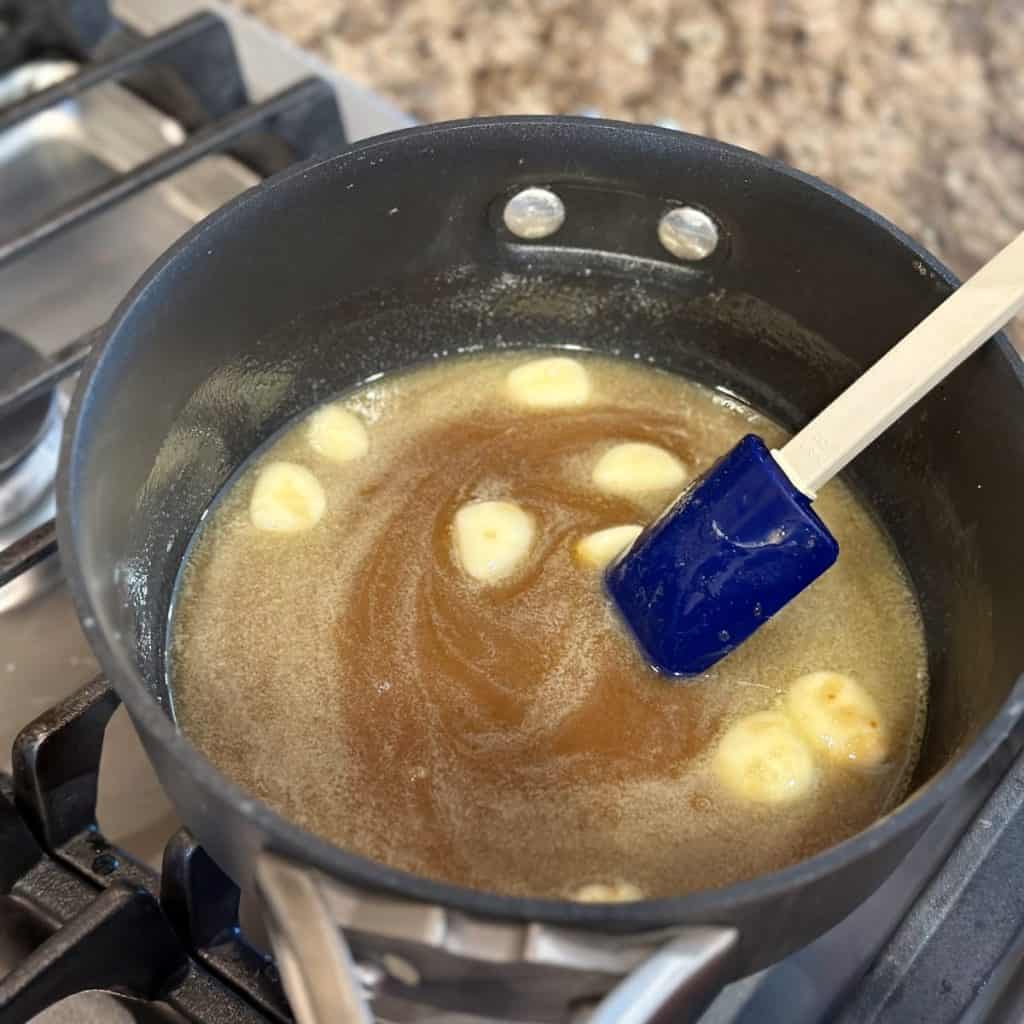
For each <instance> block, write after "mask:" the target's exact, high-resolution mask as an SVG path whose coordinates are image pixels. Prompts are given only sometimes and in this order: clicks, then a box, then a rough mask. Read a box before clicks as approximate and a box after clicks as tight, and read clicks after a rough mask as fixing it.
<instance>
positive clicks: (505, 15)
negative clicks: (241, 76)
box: [235, 0, 1024, 274]
mask: <svg viewBox="0 0 1024 1024" xmlns="http://www.w3.org/2000/svg"><path fill="white" fill-rule="evenodd" d="M235 2H238V3H241V4H242V6H244V7H245V8H246V9H248V10H249V11H250V12H251V13H252V14H255V15H256V16H257V17H259V18H261V19H262V20H264V21H265V22H267V23H268V24H270V25H272V26H273V27H274V28H276V29H277V30H279V31H281V32H283V33H285V34H286V35H289V36H291V37H292V38H293V39H294V40H296V41H297V42H299V43H301V44H302V45H303V46H305V47H307V48H309V49H312V50H314V51H316V52H318V53H320V54H321V55H323V56H325V57H327V58H328V59H329V60H330V61H331V62H332V63H333V64H335V65H336V66H337V67H338V68H339V70H341V71H343V72H344V73H345V74H347V75H349V76H350V77H353V78H355V79H357V80H359V81H361V82H363V83H365V84H366V85H369V86H371V87H372V88H374V89H376V90H377V91H379V92H381V93H383V94H386V95H387V96H389V97H391V98H392V99H394V100H395V101H396V102H397V103H398V104H399V105H401V106H403V107H404V108H405V109H407V110H409V111H411V112H412V113H413V114H414V115H415V116H416V117H418V118H420V119H421V120H441V119H445V118H451V117H465V116H468V115H472V114H498V113H523V112H529V113H569V112H577V111H581V110H584V109H590V110H593V111H596V112H599V113H601V114H602V115H605V116H608V117H621V118H626V119H631V120H645V121H666V120H670V121H673V122H675V123H676V124H677V125H679V126H680V127H682V128H684V129H687V130H689V131H695V132H699V133H702V134H706V135H713V136H717V137H718V138H722V139H726V140H728V141H730V142H735V143H738V144H740V145H742V146H747V147H749V148H751V149H755V150H759V151H760V152H763V153H768V154H772V155H775V156H778V157H781V158H782V159H784V160H786V161H788V162H789V163H792V164H794V165H795V166H797V167H800V168H802V169H803V170H806V171H809V172H811V173H812V174H816V175H818V176H820V177H822V178H825V179H826V180H828V181H830V182H833V183H835V184H837V185H838V186H839V187H841V188H843V189H845V190H846V191H848V192H850V193H852V194H853V195H854V196H856V197H858V198H859V199H861V200H863V201H864V202H866V203H868V204H869V205H870V206H873V207H874V208H875V209H877V210H879V211H880V212H882V213H884V214H885V215H886V216H888V217H890V218H891V219H892V220H894V221H895V222H896V223H897V224H899V225H900V226H901V227H903V228H904V229H905V230H906V231H908V232H909V233H910V234H912V235H914V236H915V237H917V238H918V239H920V240H921V241H923V242H924V243H925V244H926V245H927V246H929V247H930V248H932V249H933V250H935V251H936V252H938V253H939V254H940V255H942V256H943V257H944V258H945V259H946V260H947V261H948V262H949V263H950V264H951V265H952V266H953V268H954V269H955V270H957V271H958V272H959V273H961V274H964V273H968V272H970V271H971V270H973V269H974V268H975V267H976V266H977V265H978V264H979V263H981V262H982V261H983V260H984V259H985V258H987V257H988V256H989V255H991V254H993V253H994V252H995V250H996V248H997V247H998V246H999V245H1000V244H1003V243H1005V242H1006V241H1008V240H1009V238H1010V237H1012V235H1013V234H1014V232H1015V231H1016V230H1019V229H1020V228H1024V72H1022V68H1024V3H1022V0H625V2H624V0H235Z"/></svg>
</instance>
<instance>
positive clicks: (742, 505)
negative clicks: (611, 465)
mask: <svg viewBox="0 0 1024 1024" xmlns="http://www.w3.org/2000/svg"><path fill="white" fill-rule="evenodd" d="M838 554H839V545H838V544H837V543H836V541H835V538H834V537H833V536H832V534H831V533H829V531H828V528H827V527H826V526H825V524H824V523H823V522H822V521H821V519H819V518H818V516H817V514H816V513H815V512H814V510H813V509H812V508H811V502H810V499H809V498H807V497H806V496H805V495H804V494H802V493H801V492H800V491H799V490H797V488H796V487H794V486H793V484H792V483H791V482H790V480H789V478H788V477H787V476H786V474H785V473H783V472H782V470H781V469H780V468H779V465H778V463H776V461H775V459H774V458H773V457H772V455H771V453H770V452H769V451H768V449H767V448H766V447H765V445H764V442H763V441H762V440H761V439H760V438H759V437H755V436H754V435H753V434H751V435H748V436H747V437H745V438H743V440H742V441H740V443H739V444H738V445H736V447H735V448H733V449H732V451H730V452H729V453H728V454H727V455H726V456H724V457H723V458H721V459H719V461H718V462H716V463H715V465H714V466H712V467H711V469H710V470H709V471H708V472H707V473H705V474H704V476H702V477H701V478H700V479H699V480H697V481H696V482H695V483H694V484H692V485H691V486H690V487H689V488H688V489H687V490H686V491H685V492H684V493H683V494H682V495H681V496H680V497H679V498H678V499H677V500H676V502H675V503H674V504H672V505H671V506H670V507H669V508H668V509H667V510H666V511H665V512H664V513H663V514H662V515H661V517H660V518H659V519H657V520H656V521H655V522H654V523H652V524H651V525H650V526H649V527H648V528H647V529H646V530H645V531H644V532H643V533H642V534H641V535H640V536H639V537H638V538H637V540H636V542H635V543H634V545H633V546H632V547H631V548H630V550H629V552H628V553H627V554H626V555H625V556H624V557H623V558H621V559H619V560H618V561H617V562H616V563H614V564H613V565H612V566H611V567H610V568H609V570H608V573H607V575H606V577H605V583H606V586H607V588H608V593H609V594H610V595H611V597H612V600H613V601H614V603H615V605H616V606H617V607H618V609H619V611H620V613H621V614H622V617H623V618H624V619H625V621H626V623H627V624H628V626H629V627H630V630H631V631H632V633H633V635H634V636H635V637H636V640H637V642H638V643H639V645H640V648H641V649H642V651H643V653H644V655H645V656H646V658H647V660H648V661H649V662H650V663H651V664H652V665H653V666H654V667H655V668H656V669H658V670H659V671H660V672H665V673H667V674H669V675H673V676H693V675H698V674H699V673H701V672H703V671H704V670H705V669H707V668H709V667H710V666H711V665H713V664H714V663H715V662H716V661H718V660H719V659H720V658H722V657H724V656H725V655H726V654H728V653H729V652H730V651H731V650H732V649H733V648H734V647H736V646H737V645H738V644H741V643H742V642H743V641H744V640H746V639H747V637H748V636H750V634H751V633H753V632H754V630H755V629H757V628H758V627H759V626H761V625H763V624H764V623H765V622H766V621H767V620H768V619H770V618H771V617H772V616H773V615H774V614H775V613H776V612H777V611H778V610H779V609H780V608H782V607H783V605H785V604H787V603H788V602H789V601H790V600H792V599H793V598H794V597H795V596H796V595H797V594H799V593H800V591H801V590H803V589H804V587H806V586H807V585H808V584H810V583H812V582H813V581H814V580H816V579H817V578H818V577H819V576H820V575H821V574H822V573H823V572H824V571H825V570H826V569H827V568H828V567H829V566H830V565H831V564H832V563H833V562H834V561H835V560H836V556H837V555H838Z"/></svg>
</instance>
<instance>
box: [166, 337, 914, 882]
mask: <svg viewBox="0 0 1024 1024" xmlns="http://www.w3.org/2000/svg"><path fill="white" fill-rule="evenodd" d="M525 358H527V356H524V355H523V354H521V353H520V354H516V355H488V356H474V357H467V358H463V359H457V360H449V361H444V362H441V363H439V364H437V365H436V366H432V367H430V368H426V369H420V370H416V371H413V372H410V373H407V374H404V375H396V376H394V377H393V378H391V379H385V380H383V381H378V382H375V383H374V384H372V385H369V386H367V387H364V388H363V389H360V390H357V391H355V392H352V393H350V394H349V395H348V396H344V400H345V401H346V402H347V405H348V407H349V408H350V409H352V410H353V411H355V412H357V413H358V414H359V415H361V416H362V417H363V418H364V420H365V422H366V423H367V427H368V430H369V435H370V451H369V453H368V454H367V455H366V456H365V457H363V458H362V459H359V460H357V461H354V462H350V463H345V464H341V465H339V464H337V463H332V462H330V461H329V460H327V459H325V458H323V457H322V456H319V455H318V454H317V453H316V452H314V451H313V450H312V448H311V447H310V446H309V445H308V443H307V441H306V438H305V434H304V429H303V423H302V422H301V421H300V422H299V423H298V424H296V425H295V426H294V427H293V428H292V429H289V430H286V431H285V432H283V433H282V434H281V435H280V436H279V437H278V438H277V439H276V440H275V442H274V443H273V444H272V445H271V446H270V448H269V449H267V450H265V451H264V452H263V453H261V455H260V457H259V459H257V460H255V461H254V463H253V464H252V465H250V466H249V467H247V468H246V470H245V471H244V472H243V473H242V474H241V475H240V476H238V477H237V478H236V479H235V481H234V482H233V484H232V485H231V486H230V487H229V489H228V491H227V493H226V494H225V495H224V497H223V499H222V500H221V501H220V502H219V503H218V504H217V505H216V506H215V508H214V510H213V511H212V513H211V515H210V516H209V517H208V520H207V522H206V523H205V525H204V528H203V530H202V532H201V534H200V536H199V537H198V539H197V543H196V544H195V546H194V548H193V551H192V553H191V555H190V557H189V560H188V563H187V565H186V567H185V569H184V571H183V576H182V581H181V585H180V589H179V593H178V599H177V604H176V611H175V615H174V618H173V621H172V629H171V638H172V657H171V664H170V669H171V680H172V688H173V693H174V701H175V709H176V714H177V718H178V721H179V723H180V725H181V727H182V728H183V729H184V730H185V732H186V734H187V735H188V736H189V737H190V738H191V739H192V740H193V741H194V742H195V743H196V745H197V746H198V747H199V749H200V750H202V751H203V752H204V753H205V754H206V755H207V756H208V757H209V758H210V759H211V760H212V761H213V763H214V764H215V765H217V767H218V768H220V769H221V770H222V771H224V772H225V773H226V774H227V775H228V776H230V777H231V778H232V779H234V780H235V781H236V782H238V783H239V784H241V785H242V786H243V787H245V788H246V789H248V790H249V791H251V792H252V793H254V794H255V795H256V796H258V797H260V798H261V799H263V800H265V801H266V802H268V803H269V804H270V805H271V806H273V807H275V808H276V809H277V810H279V811H280V812H281V813H283V814H284V815H286V816H288V817H290V818H292V819H294V820H295V821H297V822H298V823H300V824H302V825H304V826H305V827H307V828H308V829H310V830H312V831H314V832H317V833H319V834H320V835H323V836H325V837H326V838H328V839H330V840H332V841H333V842H335V843H337V844H339V845H341V846H343V847H345V848H347V849H349V850H353V851H355V852H358V853H361V854H364V855H366V856H369V857H374V858H377V859H380V860H383V861H386V862H387V863H389V864H391V865H393V866H395V867H399V868H404V869H406V870H409V871H413V872H416V873H419V874H424V875H429V876H431V877H434V878H440V879H445V880H448V881H451V882H456V883H462V884H466V885H471V886H476V887H480V888H486V889H489V890H493V891H498V892H503V893H511V894H522V895H533V896H551V897H562V896H567V895H570V894H571V893H572V892H573V891H575V889H577V888H578V887H579V886H582V885H584V884H587V883H604V882H616V881H624V882H628V883H631V884H633V885H636V886H639V888H640V890H641V891H642V892H643V893H644V894H645V895H646V896H663V895H671V894H678V893H680V892H684V891H688V890H693V889H698V888H703V887H708V886H717V885H723V884H726V883H728V882H731V881H734V880H737V879H740V878H745V877H749V876H752V875H755V874H758V873H761V872H764V871H767V870H771V869H774V868H778V867H781V866H783V865H785V864H788V863H791V862H792V861H795V860H797V859H800V858H801V857H804V856H806V855H808V854H810V853H812V852H814V851H816V850H819V849H821V848H823V847H825V846H828V845H830V844H832V843H834V842H837V841H838V840H840V839H842V838H845V837H846V836H848V835H850V834H851V833H853V832H855V831H857V830H859V829H861V828H863V827H865V826H866V825H868V824H869V823H870V822H871V821H872V820H873V819H874V818H875V817H877V816H878V815H879V814H881V813H883V812H884V811H886V810H888V809H889V808H890V807H892V806H893V805H894V804H895V803H896V802H897V801H898V800H899V799H900V798H901V797H902V795H903V792H904V791H905V788H906V785H907V780H908V778H909V775H910V771H911V770H912V767H913V763H914V760H915V758H916V753H917V746H918V744H919V741H920V734H921V730H922V726H923V721H924V699H925V693H926V679H925V655H924V643H923V634H922V627H921V623H920V620H919V617H918V612H917V609H916V604H915V601H914V598H913V595H912V592H911V590H910V587H909V585H908V583H907V582H906V580H905V578H904V576H903V573H902V571H901V568H900V565H899V562H898V560H897V558H896V557H895V555H894V554H893V552H892V551H891V549H890V546H889V544H888V542H887V540H886V538H885V537H884V535H883V534H882V533H881V531H880V530H879V528H878V527H877V526H876V525H875V523H874V521H873V520H872V518H871V516H870V515H869V514H868V513H867V511H866V510H865V509H864V508H863V507H862V506H861V505H860V503H859V502H858V501H857V500H856V499H855V498H854V497H853V496H852V495H851V493H850V492H849V491H848V490H847V489H846V488H845V487H844V486H843V485H842V484H838V483H837V484H832V485H830V486H829V487H828V488H826V489H825V491H824V493H823V494H822V495H821V497H820V499H819V501H818V503H817V506H816V507H817V508H818V510H819V512H820V514H821V515H822V517H823V518H824V519H825V521H826V522H827V523H828V524H829V526H830V528H831V529H832V530H833V532H834V533H835V535H836V536H837V538H838V539H839V542H840V546H841V551H842V553H841V555H840V558H839V561H838V563H837V564H836V566H835V567H834V568H833V569H831V570H830V571H829V572H828V573H827V574H826V575H825V576H824V577H822V578H821V579H820V580H819V581H818V582H816V583H815V584H814V585H813V586H812V587H811V588H810V589H809V590H808V591H807V592H805V594H804V595H802V596H801V598H800V599H798V600H797V601H796V602H794V603H793V604H792V605H790V606H789V607H788V608H786V609H785V610H784V611H783V612H782V613H780V614H779V615H778V616H777V617H776V618H775V619H774V620H772V621H771V622H770V623H768V624H767V625H766V626H765V627H764V628H763V629H762V630H761V631H760V632H759V633H757V634H756V635H755V636H754V637H753V638H752V639H751V640H750V641H749V642H748V643H746V644H745V645H744V646H743V647H742V648H740V649H739V650H737V651H736V652H735V653H734V654H732V655H730V656H729V657H728V658H727V659H725V660H724V661H723V662H722V663H720V664H719V665H717V666H715V668H714V669H712V670H711V671H709V672H708V673H706V675H705V676H703V677H701V678H700V679H699V680H697V681H695V682H692V683H690V684H687V685H683V684H679V683H677V682H672V681H668V680H665V679H663V678H660V677H658V676H657V675H655V674H654V673H653V672H652V671H651V670H650V669H649V668H648V667H647V666H646V665H645V664H644V663H643V662H642V661H641V659H640V656H639V654H638V652H637V651H636V650H635V649H634V647H633V646H632V644H631V643H630V641H629V639H628V637H627V636H626V634H625V633H624V631H623V630H622V629H621V627H620V625H619V623H618V621H617V620H616V619H615V617H614V615H613V613H612V612H611V610H610V609H609V607H608V604H607V603H606V600H605V598H604V595H603V593H602V590H601V586H600V577H599V574H598V573H596V572H595V571H594V570H588V569H585V568H583V567H582V566H580V565H579V564H578V563H577V561H576V560H575V559H574V557H573V546H574V544H575V543H576V541H578V540H579V539H580V538H581V537H582V536H584V535H585V534H587V533H589V532H591V531H594V530H598V529H602V528H604V527H607V526H615V525H620V524H623V523H639V522H646V521H647V520H649V519H650V518H652V517H653V516H654V515H655V514H656V513H657V512H658V511H659V509H660V508H661V507H662V506H663V504H664V503H665V502H666V501H667V500H668V499H669V498H671V497H672V495H671V494H650V495H646V496H645V497H644V500H643V501H639V502H637V501H633V500H629V499H625V498H613V497H609V496H606V495H603V494H601V493H599V492H598V491H597V490H596V488H595V487H594V485H593V483H592V482H591V479H590V473H591V470H592V468H593V465H594V462H595V461H596V459H597V458H599V457H600V455H601V454H602V453H603V452H604V451H605V450H607V448H609V447H610V446H611V445H612V444H615V443H619V442H621V441H649V442H651V443H653V444H657V445H660V446H661V447H663V448H666V449H668V450H670V451H671V452H673V453H674V454H675V455H676V456H678V458H680V459H681V460H682V461H683V462H684V463H685V465H686V466H687V467H688V468H689V469H690V470H691V472H693V473H698V472H700V471H701V470H703V469H704V468H706V467H707V466H708V465H709V464H710V462H711V461H713V459H714V458H715V457H717V455H719V454H721V453H723V452H724V451H726V450H727V449H728V448H729V447H730V446H731V445H732V444H733V443H735V441H737V440H738V439H739V438H740V437H741V436H742V435H743V434H745V433H748V432H750V431H753V432H756V433H759V434H761V436H762V437H764V438H765V439H766V440H767V441H769V443H778V442H779V441H780V440H781V439H782V437H783V435H782V433H781V431H780V430H779V429H778V428H777V427H775V426H774V425H773V424H772V423H770V422H769V421H767V420H766V419H764V418H763V417H761V416H759V415H757V414H755V413H754V412H752V411H751V410H749V409H747V408H745V407H743V406H741V405H739V404H738V403H736V402H734V401H732V400H731V399H727V398H724V397H723V396H719V395H716V394H715V393H713V392H710V391H708V390H706V389H704V388H701V387H698V386H696V385H694V384H692V383H690V382H687V381H685V380H683V379H681V378H679V377H675V376H671V375H669V374H665V373H661V372H658V371H655V370H652V369H649V368H647V367H643V366H640V365H638V364H635V363H632V362H627V361H615V360H610V359H606V358H599V357H596V356H583V357H581V358H582V359H583V361H584V363H585V365H586V366H587V368H588V370H589V372H590V374H591V377H592V381H593V395H592V397H591V400H590V402H589V403H588V404H587V405H586V406H583V407H580V408H574V409H567V410H534V409H524V408H522V407H520V406H517V405H515V404H513V403H511V402H510V401H509V400H508V398H507V397H506V394H505V391H504V387H503V382H504V378H505V375H506V374H507V373H508V371H509V369H510V368H512V367H513V366H515V365H518V364H519V363H521V362H522V361H523V360H524V359H525ZM264 459H287V460H290V461H295V462H299V463H301V464H303V465H305V466H307V467H308V468H309V469H311V470H312V471H313V472H314V473H315V474H316V475H317V477H318V478H319V480H320V481H321V483H322V484H323V486H324V489H325V491H326V493H327V509H328V510H327V513H326V515H325V517H324V519H323V520H322V521H321V522H320V523H319V524H318V525H317V526H316V527H314V528H313V529H312V530H310V531H308V532H306V533H302V534H290V535H281V534H270V533H265V532H261V531H259V530H257V529H256V528H255V527H253V526H252V525H251V523H250V522H249V518H248V500H249V496H250V494H251V490H252V485H253V479H254V473H255V472H256V471H258V467H259V464H260V462H261V461H262V460H264ZM472 499H509V500H514V501H516V502H518V503H519V504H520V505H521V506H522V507H523V508H525V509H527V510H528V511H529V512H530V513H531V515H533V516H534V519H535V522H536V523H537V526H538V539H537V542H536V544H535V545H534V547H533V550H532V551H531V553H530V555H529V557H528V559H527V560H526V562H525V564H524V565H523V566H522V568H521V570H520V571H518V572H517V573H516V574H515V575H514V576H512V577H510V578H509V579H508V580H506V581H503V582H502V583H501V584H499V585H492V586H487V585H484V584H481V583H477V582H475V581H473V580H471V579H469V578H467V577H466V576H465V574H464V573H462V571H461V570H460V568H459V566H458V564H457V562H456V560H455V557H454V554H453V548H452V539H451V523H452V519H453V517H454V514H455V511H456V509H457V508H458V507H459V506H460V505H461V504H463V503H464V502H466V501H469V500H472ZM826 668H828V669H834V670H837V671H841V672H846V673H849V674H851V675H854V676H855V677H856V678H857V679H858V680H859V681H860V682H861V683H862V684H863V685H864V686H865V687H867V688H868V689H869V690H870V691H871V693H872V694H873V696H874V697H875V699H876V700H877V701H878V703H879V706H880V708H881V709H882V712H883V714H884V715H885V718H886V726H887V728H888V730H889V734H890V735H891V737H892V740H891V742H892V749H891V752H890V756H889V758H888V760H887V762H886V764H885V765H883V766H882V767H881V768H879V769H875V770H871V771H864V770H862V769H850V768H846V767H839V768H837V767H834V766H833V767H828V766H826V765H824V764H823V765H821V780H820V784H819V785H818V786H817V788H816V790H815V791H814V793H813V795H811V796H809V797H808V798H806V799H804V800H801V801H798V802H796V803H795V804H794V805H786V806H785V807H784V808H779V807H778V806H775V807H770V808H766V807H759V806H757V805H754V804H749V803H744V802H743V801H741V800H739V799H738V798H736V797H735V796H731V795H730V794H728V793H727V792H725V791H724V790H722V789H721V788H720V786H719V784H718V783H717V781H716V779H715V777H714V775H713V773H712V771H711V769H710V766H709V757H708V755H709V753H710V752H711V750H713V748H714V745H715V743H716V742H717V740H718V738H719V737H720V736H721V734H722V733H723V732H724V731H725V729H726V728H727V727H728V726H729V725H730V724H731V723H732V722H734V721H735V720H736V719H737V718H738V717H739V716H741V715H743V714H747V713H749V712H752V711H757V710H763V709H766V708H770V707H775V706H776V705H777V704H778V703H779V700H780V697H781V695H782V693H783V692H784V691H785V688H786V686H787V685H788V684H789V683H790V682H792V680H794V679H795V678H796V677H797V676H799V675H801V674H803V673H805V672H810V671H815V670H819V669H826Z"/></svg>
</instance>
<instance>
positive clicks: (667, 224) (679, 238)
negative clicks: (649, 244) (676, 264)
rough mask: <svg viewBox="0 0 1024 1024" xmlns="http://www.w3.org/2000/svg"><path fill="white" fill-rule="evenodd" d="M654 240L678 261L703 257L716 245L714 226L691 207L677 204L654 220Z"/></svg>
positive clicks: (705, 215)
mask: <svg viewBox="0 0 1024 1024" xmlns="http://www.w3.org/2000/svg"><path fill="white" fill-rule="evenodd" d="M658 241H659V242H661V244H662V245H663V246H664V247H665V248H666V249H668V251H669V252H670V253H672V255H673V256H676V257H678V258H679V259H681V260H703V259H707V257H708V256H710V255H711V254H712V253H713V252H714V251H715V249H717V248H718V225H717V224H716V223H715V222H714V221H713V220H712V219H711V218H710V217H709V216H708V215H707V214H706V213H705V212H704V211H703V210H698V209H696V208H695V207H693V206H677V207H676V208H675V209H673V210H669V211H668V213H666V214H665V215H664V216H663V217H662V218H661V220H660V221H659V222H658Z"/></svg>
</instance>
